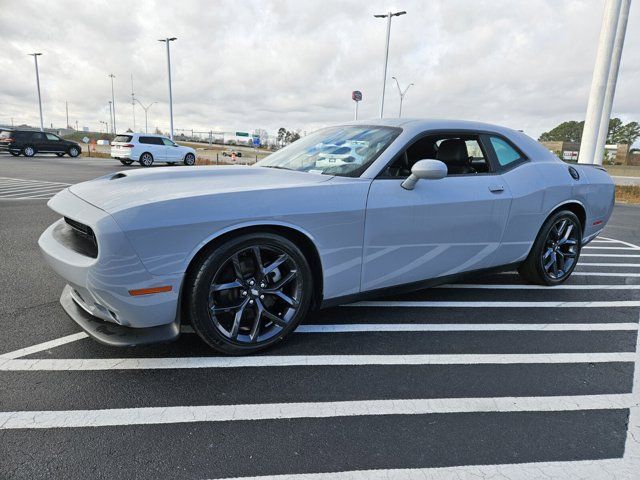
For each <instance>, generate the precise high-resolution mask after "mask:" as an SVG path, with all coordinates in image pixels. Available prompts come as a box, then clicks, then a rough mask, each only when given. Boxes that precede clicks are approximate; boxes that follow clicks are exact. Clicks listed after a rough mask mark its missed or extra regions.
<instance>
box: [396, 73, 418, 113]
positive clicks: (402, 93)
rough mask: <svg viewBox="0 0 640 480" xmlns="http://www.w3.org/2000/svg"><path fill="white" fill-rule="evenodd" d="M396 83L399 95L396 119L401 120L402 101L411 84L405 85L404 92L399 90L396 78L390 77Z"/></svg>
mask: <svg viewBox="0 0 640 480" xmlns="http://www.w3.org/2000/svg"><path fill="white" fill-rule="evenodd" d="M391 78H393V79H394V80H395V81H396V86H397V87H398V93H399V94H400V111H399V112H398V118H402V100H404V96H405V95H406V94H407V90H409V88H410V87H412V86H413V83H410V84H409V85H407V88H405V89H404V91H403V90H402V89H401V88H400V83H399V82H398V79H397V78H396V77H391Z"/></svg>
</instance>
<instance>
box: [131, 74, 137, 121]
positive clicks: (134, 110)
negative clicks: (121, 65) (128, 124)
mask: <svg viewBox="0 0 640 480" xmlns="http://www.w3.org/2000/svg"><path fill="white" fill-rule="evenodd" d="M135 100H136V96H135V94H134V93H133V73H132V74H131V112H132V113H133V131H134V132H135V131H136V101H135Z"/></svg>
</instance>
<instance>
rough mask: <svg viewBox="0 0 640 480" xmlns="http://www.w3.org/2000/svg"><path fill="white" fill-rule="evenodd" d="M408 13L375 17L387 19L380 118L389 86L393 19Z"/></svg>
mask: <svg viewBox="0 0 640 480" xmlns="http://www.w3.org/2000/svg"><path fill="white" fill-rule="evenodd" d="M406 13H407V12H395V13H394V12H389V13H387V14H384V15H382V14H381V15H374V17H375V18H386V19H387V39H386V42H385V48H384V67H383V69H382V98H381V99H380V118H382V117H383V115H384V94H385V89H386V85H387V64H388V63H389V40H390V39H391V17H399V16H400V15H404V14H406Z"/></svg>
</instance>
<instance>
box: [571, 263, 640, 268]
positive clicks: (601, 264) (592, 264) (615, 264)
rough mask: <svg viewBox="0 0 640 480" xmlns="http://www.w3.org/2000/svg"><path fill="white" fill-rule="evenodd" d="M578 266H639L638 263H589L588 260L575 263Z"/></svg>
mask: <svg viewBox="0 0 640 480" xmlns="http://www.w3.org/2000/svg"><path fill="white" fill-rule="evenodd" d="M577 266H578V267H631V268H638V267H640V263H589V262H580V263H578V265H577Z"/></svg>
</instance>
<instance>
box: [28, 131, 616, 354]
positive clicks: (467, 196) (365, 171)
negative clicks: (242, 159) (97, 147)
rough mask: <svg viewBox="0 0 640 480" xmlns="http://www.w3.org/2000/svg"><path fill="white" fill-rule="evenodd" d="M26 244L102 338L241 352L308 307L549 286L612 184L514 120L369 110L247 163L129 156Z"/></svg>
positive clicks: (600, 216)
mask: <svg viewBox="0 0 640 480" xmlns="http://www.w3.org/2000/svg"><path fill="white" fill-rule="evenodd" d="M48 205H49V207H50V208H51V209H53V210H54V211H55V212H57V213H58V214H60V215H61V217H62V218H60V220H58V221H57V222H55V223H54V224H53V225H51V226H50V227H49V228H48V229H47V230H46V231H45V232H44V233H43V234H42V236H41V237H40V240H39V245H40V248H41V250H42V252H43V254H44V256H45V258H46V260H47V262H48V263H49V264H50V265H51V267H52V268H53V269H54V270H55V271H56V272H57V273H58V274H59V275H61V276H62V277H63V278H64V279H65V280H66V281H67V286H66V287H65V288H64V290H63V292H62V296H61V299H60V302H61V304H62V306H63V307H64V309H65V310H66V312H67V313H68V314H69V315H70V316H71V318H73V320H75V321H76V322H77V323H78V324H79V325H80V326H81V327H82V328H83V329H84V330H85V331H86V332H87V333H88V334H89V335H91V336H92V337H93V338H95V339H96V340H98V341H101V342H103V343H106V344H108V345H114V346H129V345H140V344H145V343H153V342H162V341H168V340H172V339H175V338H176V337H177V336H178V335H179V334H180V326H181V324H190V325H191V326H192V327H193V329H194V330H195V332H196V333H198V335H200V337H201V338H202V339H203V340H204V341H205V342H207V343H208V344H209V345H210V346H211V347H213V348H214V349H216V350H218V351H220V352H222V353H226V354H233V355H242V354H249V353H253V352H256V351H258V350H260V349H263V348H266V347H269V346H272V345H274V344H276V343H277V342H280V341H281V340H283V339H284V338H285V337H286V336H287V335H288V334H289V333H291V332H292V331H293V330H295V328H296V326H297V325H298V323H299V322H300V321H301V320H302V319H303V318H304V317H305V315H306V314H307V313H308V312H309V310H310V309H312V308H322V307H326V306H331V305H339V304H344V303H349V302H353V301H356V300H359V299H362V298H366V297H371V296H375V295H381V294H388V293H390V292H396V291H406V290H410V289H419V288H426V287H429V286H433V285H436V284H441V283H445V282H451V281H455V280H456V279H459V278H460V277H462V276H463V275H469V274H477V273H479V272H487V271H502V270H509V269H517V270H518V272H519V273H520V275H521V276H522V277H523V278H524V279H525V280H526V281H528V282H532V283H537V284H541V285H549V286H553V285H558V284H560V283H562V282H564V281H565V280H567V278H568V277H569V276H570V275H571V273H572V271H573V269H574V268H575V266H576V263H577V262H578V257H579V255H580V250H581V248H582V246H583V245H585V244H586V243H588V242H589V241H591V240H592V239H593V238H595V237H596V236H597V235H598V233H599V232H600V231H601V230H602V229H603V228H604V226H605V224H606V223H607V221H608V220H609V217H610V215H611V212H612V210H613V205H614V185H613V182H612V181H611V178H610V177H609V175H608V174H607V172H606V171H605V170H604V169H603V168H601V167H598V166H589V165H569V164H566V163H564V162H562V161H561V160H559V159H558V158H557V157H556V156H555V155H553V154H552V153H551V152H549V151H548V150H546V149H545V148H544V147H543V146H542V145H540V144H539V143H537V142H536V141H534V140H532V139H531V138H529V137H528V136H526V135H524V134H523V133H521V132H517V131H514V130H511V129H508V128H503V127H499V126H495V125H489V124H484V123H475V122H466V121H447V120H408V119H397V120H391V119H386V120H379V121H374V122H353V123H349V124H345V125H340V126H335V127H329V128H325V129H322V130H319V131H317V132H315V133H312V134H310V135H307V136H305V137H303V138H301V139H300V140H298V141H296V142H294V143H292V144H290V145H289V146H287V147H285V148H283V149H281V150H279V151H277V152H275V153H273V154H271V155H269V156H268V157H266V158H265V159H263V160H262V161H260V162H258V163H257V164H255V165H253V166H250V167H248V166H229V167H184V168H181V169H175V168H154V169H145V170H144V171H142V170H127V171H123V172H119V173H114V174H110V175H107V176H104V177H101V178H97V179H95V180H91V181H88V182H84V183H80V184H77V185H73V186H71V187H69V188H68V189H66V190H63V191H62V192H60V193H59V194H57V195H56V196H55V197H53V198H52V199H51V200H50V201H49V204H48Z"/></svg>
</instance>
